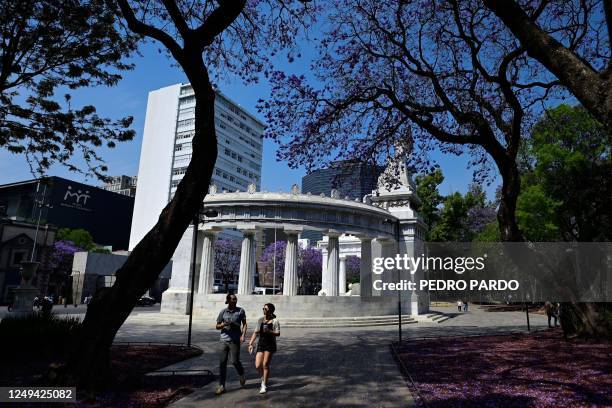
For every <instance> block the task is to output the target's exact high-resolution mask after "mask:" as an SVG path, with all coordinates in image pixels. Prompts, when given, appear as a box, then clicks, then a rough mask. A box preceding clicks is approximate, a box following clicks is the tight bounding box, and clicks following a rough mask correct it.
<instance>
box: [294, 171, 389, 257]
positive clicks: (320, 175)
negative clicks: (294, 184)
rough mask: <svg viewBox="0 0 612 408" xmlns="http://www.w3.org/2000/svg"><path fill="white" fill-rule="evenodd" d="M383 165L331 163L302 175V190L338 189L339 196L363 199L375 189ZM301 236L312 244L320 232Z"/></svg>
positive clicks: (321, 191) (311, 232)
mask: <svg viewBox="0 0 612 408" xmlns="http://www.w3.org/2000/svg"><path fill="white" fill-rule="evenodd" d="M383 170H384V166H377V165H371V164H366V163H362V162H359V161H355V160H344V161H338V162H334V163H332V165H331V166H329V167H328V168H324V169H318V170H315V171H313V172H312V173H310V174H307V175H306V176H304V177H302V192H303V193H312V194H313V195H319V194H321V193H324V194H325V195H326V196H328V197H329V196H330V194H331V191H332V189H336V190H338V193H339V195H340V197H341V198H345V197H349V198H350V199H353V200H354V199H356V198H358V199H359V200H362V199H363V196H364V195H366V194H372V190H375V189H376V183H377V182H378V177H379V176H380V174H381V173H382V172H383ZM300 237H301V238H306V239H309V240H310V244H311V245H314V244H315V243H316V241H318V240H320V239H321V237H322V234H320V233H318V232H316V231H305V232H304V233H302V234H301V235H300Z"/></svg>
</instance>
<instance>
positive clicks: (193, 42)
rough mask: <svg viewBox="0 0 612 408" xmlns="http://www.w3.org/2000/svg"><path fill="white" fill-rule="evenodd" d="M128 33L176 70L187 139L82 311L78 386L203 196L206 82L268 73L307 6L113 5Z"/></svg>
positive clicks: (90, 382)
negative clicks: (150, 222)
mask: <svg viewBox="0 0 612 408" xmlns="http://www.w3.org/2000/svg"><path fill="white" fill-rule="evenodd" d="M118 4H119V7H120V9H121V14H122V16H123V19H124V21H125V23H126V24H127V26H128V28H129V29H130V30H131V31H132V32H133V33H135V34H137V35H139V36H142V37H143V38H146V39H149V40H154V41H156V42H157V43H158V44H159V45H160V46H161V47H162V48H163V49H165V50H166V51H167V52H168V53H169V55H170V56H171V57H172V59H173V60H174V62H175V63H176V64H177V65H178V66H180V68H181V69H182V70H183V72H184V73H185V75H186V76H187V79H188V80H189V82H190V84H191V87H192V88H193V91H194V97H195V102H196V104H195V135H194V136H193V139H192V155H191V161H190V163H189V166H188V167H187V170H186V173H185V175H184V177H183V179H182V180H181V182H180V183H179V184H178V187H177V189H176V192H175V193H174V196H173V197H172V199H171V200H170V202H169V203H168V204H167V205H166V207H165V208H164V209H163V210H162V212H161V214H160V216H159V219H158V221H157V223H156V224H155V225H154V226H153V228H151V230H150V231H149V232H148V233H147V234H146V235H145V236H144V238H143V239H142V240H141V241H140V242H139V243H138V244H137V245H136V246H135V247H134V249H133V250H132V252H131V253H130V255H129V256H128V258H127V260H126V262H125V263H124V264H123V266H122V267H121V268H120V269H119V270H117V272H116V280H115V283H114V285H113V286H112V287H111V288H107V289H104V290H100V291H98V292H97V293H96V295H95V296H94V298H93V300H92V302H91V303H90V305H89V308H88V310H87V314H86V316H85V319H84V321H83V324H82V328H81V335H80V336H79V339H78V344H77V347H76V348H75V352H74V354H73V358H72V361H71V366H72V367H71V370H70V372H71V373H72V375H73V376H74V380H76V381H77V382H79V383H80V384H81V385H83V386H85V387H91V386H94V385H96V384H99V383H100V381H101V380H104V379H105V378H106V376H107V375H108V373H109V352H110V346H111V344H112V342H113V339H114V338H115V335H116V333H117V330H119V328H120V327H121V325H122V324H123V322H124V321H125V319H127V317H128V316H129V314H130V312H131V311H132V309H133V308H134V306H135V305H136V302H137V301H138V299H139V298H140V296H142V294H143V293H144V292H145V291H146V290H147V289H148V288H149V287H151V286H152V284H153V283H154V282H155V280H156V279H157V277H158V275H159V274H160V273H161V271H162V269H163V268H164V266H165V265H166V264H167V263H168V261H170V259H171V257H172V254H173V253H174V250H175V249H176V247H177V245H178V243H179V241H180V239H181V237H182V235H183V233H184V232H185V230H186V229H187V227H188V225H189V224H190V223H191V222H192V221H193V219H194V217H195V216H196V213H197V212H198V210H199V208H200V206H201V204H202V201H203V199H204V196H205V195H206V193H207V191H208V187H209V184H210V179H211V176H212V171H213V168H214V165H215V162H216V159H217V137H216V133H215V126H214V113H215V111H214V100H215V88H214V87H213V78H214V77H216V78H220V77H224V76H225V77H227V76H226V75H228V74H232V75H234V76H237V77H239V78H241V79H242V80H243V81H244V82H245V83H251V82H253V81H255V80H257V76H258V75H259V74H260V73H265V71H266V70H269V69H271V66H270V60H269V58H268V57H267V55H269V54H268V52H269V53H277V52H279V51H280V50H283V49H288V54H289V56H291V53H292V45H293V44H294V40H295V38H296V37H297V36H298V33H299V31H300V29H301V28H304V27H305V26H307V25H308V24H309V16H310V15H311V11H312V10H313V7H312V6H309V7H306V6H305V5H304V4H302V3H301V2H299V1H293V0H251V1H246V0H235V1H229V0H216V1H213V0H207V1H196V0H193V1H183V0H181V1H178V0H157V1H136V0H118Z"/></svg>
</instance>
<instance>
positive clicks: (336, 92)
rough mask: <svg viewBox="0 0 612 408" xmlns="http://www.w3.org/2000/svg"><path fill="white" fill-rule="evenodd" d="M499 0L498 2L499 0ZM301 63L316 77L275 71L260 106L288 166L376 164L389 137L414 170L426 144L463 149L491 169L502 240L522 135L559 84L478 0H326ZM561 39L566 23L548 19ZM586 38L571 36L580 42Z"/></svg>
mask: <svg viewBox="0 0 612 408" xmlns="http://www.w3.org/2000/svg"><path fill="white" fill-rule="evenodd" d="M500 3H504V2H500ZM327 4H329V6H330V11H329V15H328V16H327V19H326V23H325V25H324V31H325V32H324V33H323V34H322V35H321V42H320V47H319V53H318V57H317V59H316V61H315V62H314V63H313V64H312V67H311V69H312V73H313V75H314V76H315V77H316V79H317V80H318V81H317V82H318V83H317V84H313V83H312V82H310V81H309V80H308V78H306V77H305V76H297V75H293V74H287V73H285V72H276V73H275V75H274V76H273V83H274V86H273V90H272V97H271V98H270V100H266V101H261V102H260V105H259V106H260V109H261V110H262V111H263V112H265V114H266V116H267V120H268V122H269V123H270V126H269V128H268V129H267V135H268V136H270V137H271V138H273V139H274V140H276V141H278V142H279V143H281V151H280V154H279V155H280V157H282V158H284V159H286V160H288V161H289V163H290V164H291V165H294V166H299V165H306V166H313V165H315V164H317V165H318V164H319V163H320V162H321V161H323V160H324V159H327V160H328V161H330V160H335V159H339V158H348V157H359V158H362V159H364V160H374V161H380V162H382V161H383V160H384V159H385V158H386V157H388V156H389V152H390V151H393V149H394V147H395V146H397V145H401V146H404V147H406V148H407V149H408V151H409V153H411V159H412V161H413V163H414V165H415V167H416V169H417V170H418V171H419V172H423V173H428V172H431V171H433V170H434V169H433V167H434V166H433V163H432V161H431V160H430V156H429V152H430V151H432V150H438V151H442V152H445V153H453V154H457V155H462V154H468V155H469V156H470V158H471V165H472V167H473V168H474V169H475V176H476V181H477V182H479V181H484V180H487V179H488V176H490V175H491V174H493V173H492V172H491V170H492V169H496V170H497V173H499V175H500V176H501V181H502V186H501V200H500V203H499V207H498V211H497V219H498V222H499V228H500V233H501V237H502V239H503V240H505V241H520V240H522V239H523V237H522V234H521V232H520V229H519V227H518V224H517V220H516V214H515V210H516V201H517V198H518V194H519V191H520V175H519V171H518V168H517V163H516V162H517V161H516V159H517V153H518V150H519V146H520V142H521V138H523V137H524V136H525V135H527V134H528V131H529V128H530V126H531V125H532V124H533V122H534V121H535V119H536V118H537V117H538V115H539V112H541V110H542V104H545V103H547V101H548V100H549V99H550V98H551V97H553V96H554V97H559V96H563V95H562V93H561V94H560V93H559V92H562V90H561V89H560V88H559V86H558V85H559V84H560V83H559V81H558V80H557V79H556V78H554V77H552V76H551V75H550V74H549V72H548V71H547V70H545V69H544V68H543V67H542V66H541V64H540V63H539V62H537V61H535V60H533V59H531V58H529V57H528V55H527V51H526V49H525V47H524V46H523V45H522V44H521V43H520V41H519V40H518V39H517V38H516V37H515V36H514V34H512V33H511V32H510V31H509V30H508V29H507V28H506V27H505V25H504V24H503V23H502V22H501V21H500V19H499V18H498V17H497V16H496V15H495V14H494V13H493V12H492V11H491V10H489V9H487V8H486V7H484V6H483V4H482V2H481V1H480V0H466V1H458V0H434V1H425V0H421V1H408V0H400V1H394V2H390V3H389V2H380V1H375V0H334V1H330V2H328V3H327ZM549 29H550V31H554V32H555V35H558V36H571V35H572V32H573V30H574V28H573V24H572V21H566V20H565V19H561V21H560V22H554V21H553V20H552V17H551V18H550V28H549ZM592 38H593V37H592V36H587V37H584V36H579V37H578V38H576V41H575V42H576V47H581V46H582V47H586V46H587V45H586V44H587V43H588V42H589V41H591V40H592Z"/></svg>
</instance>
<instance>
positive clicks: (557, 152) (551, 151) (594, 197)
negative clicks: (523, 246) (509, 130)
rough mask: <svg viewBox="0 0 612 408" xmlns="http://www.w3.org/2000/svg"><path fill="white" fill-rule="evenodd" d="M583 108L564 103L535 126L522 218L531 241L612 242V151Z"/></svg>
mask: <svg viewBox="0 0 612 408" xmlns="http://www.w3.org/2000/svg"><path fill="white" fill-rule="evenodd" d="M607 138H608V133H607V130H606V129H605V127H604V126H602V124H601V123H600V122H598V121H597V120H595V119H594V118H593V116H592V115H591V114H590V113H589V112H588V111H587V110H586V109H585V108H583V107H581V106H574V107H572V106H569V105H560V106H557V107H556V108H554V109H550V110H548V111H546V113H545V114H544V115H543V116H542V118H541V119H540V121H539V122H538V123H537V124H536V126H534V128H533V132H532V135H531V138H530V139H529V140H527V141H526V148H525V149H524V153H523V156H524V157H523V162H524V167H525V169H524V170H523V184H524V186H525V188H524V190H523V192H521V196H520V197H519V201H518V207H517V216H518V218H519V222H520V223H521V225H522V226H523V228H524V230H525V234H526V237H527V238H528V239H530V240H531V241H609V240H610V239H611V238H612V233H611V231H612V206H610V198H611V197H612V176H611V175H612V154H611V153H612V151H611V147H610V145H609V144H608V143H607Z"/></svg>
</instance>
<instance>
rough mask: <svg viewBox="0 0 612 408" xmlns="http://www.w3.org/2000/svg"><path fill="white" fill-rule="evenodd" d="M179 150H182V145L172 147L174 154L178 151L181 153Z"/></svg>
mask: <svg viewBox="0 0 612 408" xmlns="http://www.w3.org/2000/svg"><path fill="white" fill-rule="evenodd" d="M181 150H183V145H180V144H178V145H176V146H174V151H175V152H178V151H181Z"/></svg>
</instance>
